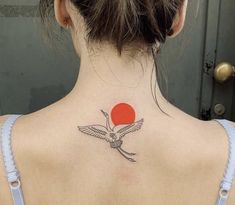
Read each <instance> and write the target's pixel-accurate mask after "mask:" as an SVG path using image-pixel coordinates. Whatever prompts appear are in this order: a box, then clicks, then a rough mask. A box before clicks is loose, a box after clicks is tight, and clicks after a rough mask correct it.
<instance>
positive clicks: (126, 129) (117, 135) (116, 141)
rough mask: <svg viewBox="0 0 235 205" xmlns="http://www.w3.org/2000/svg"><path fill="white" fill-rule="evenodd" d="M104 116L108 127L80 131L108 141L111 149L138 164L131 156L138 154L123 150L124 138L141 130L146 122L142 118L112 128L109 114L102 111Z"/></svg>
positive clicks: (91, 126)
mask: <svg viewBox="0 0 235 205" xmlns="http://www.w3.org/2000/svg"><path fill="white" fill-rule="evenodd" d="M101 112H102V113H103V115H104V116H105V118H106V126H103V125H98V124H95V125H87V126H78V129H79V131H81V132H83V133H85V134H87V135H90V136H93V137H96V138H99V139H103V140H106V141H107V142H109V143H110V147H111V148H113V149H116V150H118V152H119V153H120V154H121V155H122V156H123V157H125V158H126V159H127V160H129V161H131V162H136V160H134V159H133V158H132V157H131V156H133V155H136V153H129V152H127V151H125V150H123V149H122V147H121V146H122V144H123V141H122V138H123V137H124V136H125V135H127V134H128V133H131V132H135V131H137V130H139V129H140V128H141V127H142V124H143V122H144V119H143V118H142V119H141V120H139V121H136V122H131V123H128V124H127V123H125V124H120V123H119V124H116V125H115V126H114V127H113V128H111V126H110V122H109V120H110V119H109V114H108V113H107V112H104V111H103V110H101Z"/></svg>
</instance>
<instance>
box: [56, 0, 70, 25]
mask: <svg viewBox="0 0 235 205" xmlns="http://www.w3.org/2000/svg"><path fill="white" fill-rule="evenodd" d="M66 3H67V0H54V11H55V18H56V20H57V22H58V24H59V25H60V26H62V27H64V28H68V26H70V25H71V18H70V15H69V12H68V10H67V4H66Z"/></svg>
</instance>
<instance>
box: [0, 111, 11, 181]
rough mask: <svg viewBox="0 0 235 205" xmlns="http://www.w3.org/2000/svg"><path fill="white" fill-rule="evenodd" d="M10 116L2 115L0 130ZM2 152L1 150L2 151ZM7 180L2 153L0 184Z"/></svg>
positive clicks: (0, 155) (0, 157)
mask: <svg viewBox="0 0 235 205" xmlns="http://www.w3.org/2000/svg"><path fill="white" fill-rule="evenodd" d="M8 116H9V115H2V116H0V128H1V127H2V125H3V123H4V122H5V121H6V119H7V118H8ZM0 150H1V149H0ZM3 178H5V172H4V170H3V159H2V154H1V153H0V182H1V181H2V179H3Z"/></svg>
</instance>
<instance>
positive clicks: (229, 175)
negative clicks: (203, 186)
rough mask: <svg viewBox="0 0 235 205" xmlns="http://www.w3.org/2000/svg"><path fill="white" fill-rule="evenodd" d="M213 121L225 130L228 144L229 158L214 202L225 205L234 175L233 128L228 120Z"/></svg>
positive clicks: (234, 138)
mask: <svg viewBox="0 0 235 205" xmlns="http://www.w3.org/2000/svg"><path fill="white" fill-rule="evenodd" d="M214 120H215V121H217V122H218V123H219V124H220V125H221V126H222V127H223V128H224V129H225V131H226V133H227V137H228V142H229V156H228V161H227V167H226V169H225V172H224V176H223V179H222V181H221V183H220V189H219V194H218V198H217V202H216V205H226V204H227V200H228V195H229V191H230V189H231V187H232V184H233V179H234V173H235V128H234V127H233V126H232V125H231V123H230V122H229V120H226V119H214Z"/></svg>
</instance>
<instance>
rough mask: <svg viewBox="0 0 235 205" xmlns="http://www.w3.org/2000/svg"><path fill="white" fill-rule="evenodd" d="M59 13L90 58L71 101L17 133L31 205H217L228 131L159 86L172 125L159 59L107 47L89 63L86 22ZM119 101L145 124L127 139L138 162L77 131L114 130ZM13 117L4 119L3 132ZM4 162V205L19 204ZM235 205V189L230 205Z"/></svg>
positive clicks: (97, 48) (59, 5)
mask: <svg viewBox="0 0 235 205" xmlns="http://www.w3.org/2000/svg"><path fill="white" fill-rule="evenodd" d="M186 6H187V1H186V2H185V4H184V6H183V7H182V8H181V10H180V11H179V13H178V15H177V17H176V19H175V22H174V24H173V27H172V28H173V30H174V32H175V33H174V35H173V36H176V35H177V34H178V33H179V32H180V31H181V30H182V28H183V25H184V19H185V13H186ZM55 14H56V19H57V22H58V23H59V24H60V25H61V26H64V27H65V28H66V25H65V24H64V19H65V18H67V19H69V20H68V21H67V22H68V23H69V25H70V32H71V36H72V38H73V42H74V47H75V49H76V51H77V53H78V55H79V56H80V57H81V66H80V74H79V78H78V80H77V83H76V85H75V86H74V88H73V89H72V90H71V92H70V93H69V94H68V95H66V96H65V97H64V98H63V99H61V100H59V101H57V102H56V103H54V104H51V105H49V106H48V107H45V108H43V109H41V110H39V111H36V112H34V113H30V114H27V115H24V116H22V117H20V118H19V119H18V120H17V121H16V123H15V125H14V126H13V128H12V137H13V140H12V146H13V150H14V156H15V161H16V163H17V167H18V169H19V170H20V173H21V182H22V188H23V192H24V197H25V202H26V204H29V205H30V204H33V205H41V204H45V205H52V204H57V205H65V204H69V205H77V204H85V205H100V204H102V205H106V204H107V205H110V204H115V205H119V204H120V205H121V204H122V205H133V204H135V205H143V204H146V205H154V204H158V205H166V204H174V205H189V204H190V205H198V204H203V205H211V204H215V200H216V197H217V193H218V189H219V183H220V181H221V179H222V176H223V173H224V170H225V167H226V162H227V158H228V141H227V136H226V133H225V131H224V129H223V128H222V127H221V126H220V125H219V124H218V123H217V122H215V121H207V122H205V121H201V120H199V119H196V118H194V117H192V116H190V115H188V114H187V113H185V112H183V111H182V110H180V109H178V108H177V107H175V106H174V105H172V104H170V103H169V102H168V101H167V100H166V99H165V98H164V97H163V95H162V94H161V92H160V90H159V88H158V86H157V88H156V96H157V99H158V103H159V105H160V107H161V108H162V109H163V110H164V112H166V113H168V114H169V115H170V116H172V117H169V116H167V115H165V114H164V113H163V112H162V111H161V110H160V109H159V108H158V107H157V105H156V104H155V102H154V100H153V98H152V95H151V91H150V76H151V70H152V66H153V59H152V57H151V56H147V55H144V54H140V53H139V54H138V53H136V52H134V51H133V52H132V53H131V54H130V53H129V55H123V56H122V57H119V56H117V55H116V52H115V49H114V48H113V47H112V46H111V45H110V44H108V43H106V42H103V43H102V45H97V44H92V47H93V50H94V52H95V55H89V52H88V49H87V46H86V43H85V41H84V40H83V36H84V35H85V33H84V25H83V21H82V18H81V17H79V16H78V15H77V14H76V12H75V9H74V8H73V7H72V5H71V4H70V3H69V2H68V1H66V0H55ZM76 31H77V32H76ZM130 55H132V56H135V58H134V59H133V57H132V58H130ZM137 60H138V61H137ZM140 64H142V66H143V68H144V71H145V72H144V74H143V72H142V67H141V66H140ZM119 102H127V103H129V104H131V105H132V106H133V107H134V109H135V111H136V115H137V119H141V118H144V124H143V126H142V128H141V129H140V130H138V132H135V133H132V134H129V135H128V136H126V137H125V139H124V140H125V143H124V145H123V148H124V149H127V150H130V151H132V150H133V151H135V152H136V153H137V155H136V156H135V158H136V159H137V162H136V163H132V162H130V161H128V160H126V159H124V158H123V157H122V156H121V155H120V154H119V153H118V152H117V151H116V150H114V149H111V148H110V146H109V144H108V143H107V142H105V141H104V140H103V141H102V140H100V139H97V138H94V137H91V136H89V135H86V134H84V133H82V132H80V131H79V130H78V128H77V126H78V125H90V124H93V123H95V124H96V123H98V124H102V125H105V118H104V116H103V115H102V114H101V113H100V110H101V109H103V110H106V111H108V112H109V111H110V109H111V108H112V107H113V106H114V105H115V104H117V103H119ZM7 117H8V115H4V116H1V117H0V124H2V123H3V122H4V121H5V120H6V118H7ZM231 124H232V125H233V126H234V127H235V125H234V123H233V122H231ZM0 161H1V162H0V185H1V186H0V202H1V204H7V205H8V204H9V205H10V204H12V202H11V200H12V199H11V196H10V191H9V188H8V183H7V181H6V178H5V174H4V168H3V162H2V159H1V158H0ZM233 204H235V189H234V188H233V189H232V190H231V192H230V198H229V203H228V205H233Z"/></svg>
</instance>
